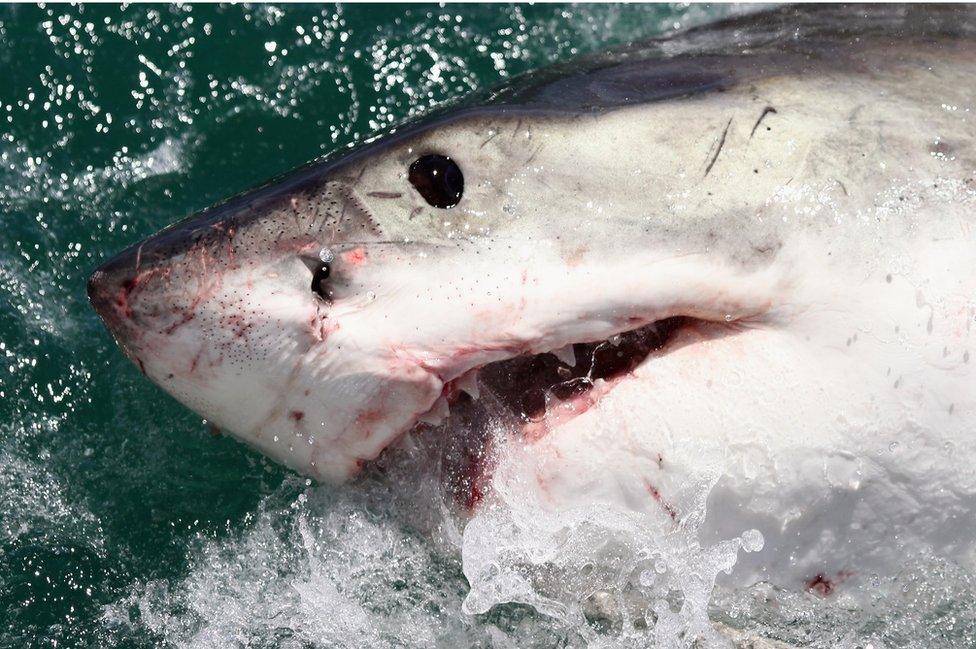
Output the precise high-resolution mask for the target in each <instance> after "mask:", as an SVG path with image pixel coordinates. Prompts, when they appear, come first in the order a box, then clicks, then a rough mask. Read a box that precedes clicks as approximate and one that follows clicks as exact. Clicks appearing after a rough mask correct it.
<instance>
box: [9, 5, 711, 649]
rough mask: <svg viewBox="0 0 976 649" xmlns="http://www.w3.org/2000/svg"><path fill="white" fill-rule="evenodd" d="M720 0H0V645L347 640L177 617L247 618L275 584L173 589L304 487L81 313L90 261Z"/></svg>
mask: <svg viewBox="0 0 976 649" xmlns="http://www.w3.org/2000/svg"><path fill="white" fill-rule="evenodd" d="M728 11H729V9H728V8H727V7H719V8H711V7H705V6H695V7H687V6H684V5H637V6H615V5H598V6H563V5H538V6H512V5H498V6H484V5H464V6H460V5H448V6H435V5H409V6H408V5H369V6H367V5H349V6H333V5H322V6H311V5H290V6H281V7H278V6H273V5H268V6H262V5H258V6H241V5H237V6H214V5H207V6H180V7H177V6H164V5H133V6H128V7H119V6H104V5H102V6H95V5H90V6H86V5H82V6H63V5H50V6H46V7H45V6H41V7H38V6H30V5H6V6H0V44H2V47H0V70H2V73H0V218H2V219H3V228H2V231H0V357H2V359H3V362H2V367H0V647H20V646H62V647H63V646H155V645H159V644H167V643H169V644H198V645H201V646H226V645H239V646H277V645H279V644H281V643H284V642H286V640H287V641H292V640H293V641H294V642H296V643H297V644H296V645H295V646H317V645H321V646H337V645H343V644H346V643H345V642H344V641H343V640H342V637H341V634H340V635H329V634H328V633H323V634H319V635H316V633H315V632H314V631H312V632H306V631H307V630H303V629H301V628H296V626H297V625H296V623H294V621H293V622H292V623H290V624H284V625H281V627H280V628H278V627H276V626H275V624H274V623H269V624H267V625H253V626H252V627H251V628H249V626H248V624H238V625H236V626H232V627H228V630H227V633H226V635H223V636H221V635H220V634H217V635H212V636H207V635H206V634H205V633H204V634H203V635H201V633H202V631H201V629H204V630H205V628H212V627H207V624H211V623H212V622H213V620H208V619H206V618H208V616H214V615H218V616H219V615H222V614H223V615H227V616H229V617H234V615H235V614H234V613H233V611H235V610H237V609H234V608H233V602H234V601H235V600H237V601H239V602H240V603H241V604H240V606H241V608H240V610H237V613H236V614H237V618H235V619H238V618H240V619H246V618H247V617H248V615H249V613H248V606H249V604H248V603H247V601H245V600H246V599H247V597H245V594H246V595H247V596H253V597H257V598H258V599H261V598H262V597H263V596H265V595H266V596H267V597H268V598H273V597H275V596H276V594H275V593H277V591H276V590H275V589H276V588H277V586H276V585H274V580H273V579H272V578H270V577H269V579H268V580H266V581H261V580H257V581H254V580H250V581H249V580H247V579H243V578H242V580H241V581H240V584H238V588H239V591H240V592H237V591H235V590H234V588H235V587H234V583H233V581H232V579H233V578H232V577H231V578H230V579H231V581H229V582H228V583H227V584H224V586H221V585H220V584H218V585H216V586H214V591H215V592H218V591H222V592H223V593H224V594H225V595H227V603H226V604H227V607H230V608H226V607H225V608H214V609H210V610H207V609H205V608H200V606H199V605H195V604H193V600H192V598H190V597H189V596H188V595H186V592H187V590H188V589H192V575H193V574H194V571H196V570H198V569H199V568H200V564H201V562H203V563H207V562H212V561H218V558H217V555H220V557H221V558H220V559H219V560H220V561H226V562H228V563H229V564H234V562H235V561H238V562H239V561H246V560H247V559H246V557H247V556H250V557H251V559H254V560H255V561H260V558H254V555H247V553H246V552H245V551H244V550H242V549H241V544H245V545H246V544H247V543H251V542H253V540H252V539H253V535H254V534H256V532H255V531H254V530H255V527H260V526H261V525H265V524H267V525H269V526H270V527H271V528H275V526H276V525H277V526H278V527H281V528H282V529H285V528H286V527H287V524H286V523H287V521H286V518H285V517H284V515H281V516H278V515H277V514H276V513H275V511H276V508H280V510H282V511H284V512H289V511H291V510H293V509H294V507H295V505H296V503H298V502H300V500H301V499H302V498H304V497H305V492H306V491H307V490H308V489H310V487H309V486H308V485H306V483H305V481H304V480H303V479H300V478H298V477H297V476H295V475H294V474H291V473H289V472H288V471H286V470H283V469H281V468H279V467H278V466H276V465H274V464H271V463H269V462H267V461H265V460H264V459H263V458H261V457H260V456H259V455H257V454H255V453H253V452H251V451H249V450H247V449H245V448H244V447H243V446H241V445H239V444H237V443H235V442H233V441H231V440H229V439H225V438H216V437H213V436H212V435H210V434H209V433H208V431H207V428H206V426H205V424H204V423H203V422H202V421H201V419H200V418H199V417H197V416H195V415H193V414H192V413H190V412H188V411H187V410H186V409H184V408H183V407H181V406H180V405H178V404H177V403H176V402H174V401H173V400H172V399H170V398H169V397H168V396H166V395H165V394H164V393H163V392H162V391H160V390H159V389H157V388H156V387H154V386H153V385H151V384H150V383H149V382H148V381H146V380H145V379H144V377H142V376H141V375H140V374H139V373H138V371H137V370H136V369H135V368H134V367H132V366H131V364H130V363H129V362H128V361H127V360H126V359H125V358H124V357H123V356H122V354H121V353H120V352H119V351H118V350H117V349H116V347H115V345H114V344H113V342H112V341H111V340H110V338H109V336H108V334H107V333H106V331H105V330H104V329H103V327H102V325H101V324H100V322H99V321H98V319H97V318H96V316H95V314H94V313H93V312H92V310H91V309H90V308H89V306H88V303H87V299H86V296H85V280H86V278H87V276H88V274H89V272H90V271H91V269H92V268H93V267H95V266H96V265H98V263H100V262H101V261H102V260H104V259H106V258H107V257H109V256H111V255H112V254H113V253H114V252H117V251H119V250H121V249H122V248H123V247H125V246H127V245H128V244H131V243H133V242H135V241H137V240H139V239H141V238H143V237H145V236H147V235H149V234H151V233H152V232H154V231H156V230H158V229H160V228H162V227H163V226H165V225H166V224H168V223H170V222H172V221H174V220H176V219H179V218H182V217H183V216H185V215H187V214H189V213H191V212H193V211H195V210H198V209H201V208H203V207H206V206H207V205H209V204H211V203H213V202H215V201H217V200H220V199H222V198H224V197H226V196H228V195H231V194H234V193H237V192H239V191H242V190H245V189H247V188H249V187H251V186H253V185H255V184H258V183H260V182H262V181H264V180H266V179H267V178H269V177H271V176H274V175H276V174H279V173H282V172H284V171H286V170H288V169H290V168H292V167H294V166H296V165H299V164H301V163H303V162H305V161H307V160H309V159H312V158H315V157H317V156H320V155H322V154H324V153H327V152H329V151H331V150H334V149H337V148H341V147H344V146H347V145H350V144H352V143H355V142H357V141H359V140H361V139H362V138H364V137H366V136H368V135H369V134H371V133H374V132H376V131H378V130H381V129H382V128H384V127H386V126H388V125H390V124H393V123H397V122H400V121H403V120H405V119H408V118H409V117H411V116H413V115H417V114H421V113H423V112H424V111H426V110H428V109H430V108H431V107H432V106H436V105H439V104H441V103H443V102H445V101H449V100H451V99H454V98H457V97H460V96H462V95H464V94H465V93H467V92H469V91H471V90H473V89H476V88H482V87H485V86H490V85H494V84H498V83H503V82H504V81H505V80H506V79H507V78H509V77H511V76H513V75H517V74H519V73H522V72H525V71H529V70H532V69H534V68H537V67H540V66H543V65H545V64H547V63H550V62H552V61H557V60H562V59H566V58H568V57H571V56H573V55H575V54H577V53H583V52H587V51H591V50H593V49H595V48H599V47H602V46H605V45H609V44H614V43H620V42H625V41H628V40H631V39H636V38H641V37H645V36H648V35H654V34H657V33H660V32H661V31H663V30H664V29H667V28H673V27H676V26H680V25H684V24H686V23H687V22H689V21H701V20H703V19H705V18H707V17H709V16H711V15H718V14H724V13H727V12H728ZM322 497H323V498H328V497H329V496H322ZM323 511H326V512H328V511H330V510H329V507H328V505H326V506H323ZM269 512H270V513H269ZM262 516H263V517H264V518H262ZM262 521H264V522H262ZM269 534H270V536H269V539H273V542H272V541H268V544H266V546H267V547H268V548H272V550H273V552H272V551H271V550H269V552H272V554H274V558H275V559H281V556H282V555H283V554H287V553H288V552H289V551H292V550H294V548H292V547H290V546H289V543H290V541H289V540H288V538H287V531H286V532H281V534H280V535H276V533H275V532H274V530H272V531H271V532H269ZM249 539H251V540H249ZM274 543H281V544H282V545H281V546H280V547H279V546H277V545H274ZM274 548H277V549H274ZM235 552H238V553H239V554H240V557H245V558H244V559H241V558H239V557H238V558H235V556H234V553H235ZM269 556H270V555H269ZM265 560H266V563H268V565H269V568H268V569H269V570H270V571H274V570H281V571H283V572H288V570H289V568H287V567H282V565H284V564H282V565H277V566H276V565H274V564H273V561H269V560H268V557H265ZM238 567H240V566H238ZM226 568H227V569H226V573H225V574H233V569H234V568H233V565H228V566H227V567H226ZM438 571H439V572H438ZM293 572H294V571H293ZM435 573H436V574H438V575H440V576H439V577H436V576H435V578H432V579H433V580H434V581H433V582H432V583H439V584H441V585H440V586H435V588H444V589H446V590H448V591H452V595H451V596H452V597H454V598H455V599H456V598H457V597H460V595H459V593H461V591H463V588H464V581H463V577H461V575H460V572H459V566H458V564H457V561H456V560H452V559H450V558H447V559H445V560H444V561H443V563H442V564H439V565H438V566H437V567H431V568H429V570H427V572H426V573H424V574H421V575H420V576H419V577H418V578H427V577H429V576H430V575H431V574H435ZM438 579H439V580H440V581H439V582H438V581H437V580H438ZM188 580H189V581H188ZM204 581H205V580H204ZM188 583H190V584H191V586H187V584H188ZM400 587H401V588H404V587H406V586H404V585H403V584H401V585H400ZM180 589H182V590H180ZM176 591H180V592H181V593H183V594H182V595H167V593H171V592H176ZM455 591H456V592H455ZM235 593H236V594H235ZM207 597H209V598H210V601H213V599H214V597H213V596H209V595H208V596H206V597H205V598H204V599H206V598H207ZM248 601H249V600H248ZM452 601H453V600H452ZM251 605H254V602H253V601H252V602H251ZM421 605H424V604H423V602H419V603H418V604H417V606H421ZM256 608H260V607H259V606H258V607H256ZM447 614H448V613H445V615H447ZM255 615H258V614H255ZM272 617H273V616H272ZM465 624H466V623H465ZM438 625H439V623H437V624H434V625H433V626H432V627H431V628H435V627H437V626H438ZM447 626H449V625H446V624H445V628H447ZM276 629H277V630H276ZM436 635H437V634H436V633H435V634H434V636H436ZM432 637H433V636H432ZM208 638H209V639H208ZM289 639H291V640H289ZM378 642H379V641H378ZM396 644H397V643H394V645H396ZM404 644H409V642H407V641H404ZM351 646H355V645H351Z"/></svg>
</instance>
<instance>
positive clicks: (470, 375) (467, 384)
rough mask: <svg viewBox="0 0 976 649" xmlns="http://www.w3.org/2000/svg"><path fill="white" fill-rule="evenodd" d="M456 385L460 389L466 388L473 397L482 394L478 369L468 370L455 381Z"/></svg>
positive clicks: (475, 397)
mask: <svg viewBox="0 0 976 649" xmlns="http://www.w3.org/2000/svg"><path fill="white" fill-rule="evenodd" d="M455 385H456V386H457V389H458V390H464V391H465V392H467V393H468V394H469V395H471V398H472V399H477V398H478V397H479V396H481V389H480V388H479V387H478V370H471V371H470V372H466V373H465V374H464V375H463V376H462V377H461V378H459V379H458V380H457V381H456V382H455Z"/></svg>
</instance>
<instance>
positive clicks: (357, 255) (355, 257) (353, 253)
mask: <svg viewBox="0 0 976 649" xmlns="http://www.w3.org/2000/svg"><path fill="white" fill-rule="evenodd" d="M342 259H343V261H344V262H346V263H347V264H349V265H350V266H361V265H363V264H364V263H366V251H365V250H363V249H362V248H353V249H352V250H350V251H348V252H344V253H342Z"/></svg>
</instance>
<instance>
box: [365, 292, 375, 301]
mask: <svg viewBox="0 0 976 649" xmlns="http://www.w3.org/2000/svg"><path fill="white" fill-rule="evenodd" d="M375 299H376V293H374V292H373V291H366V300H367V301H369V302H372V301H373V300H375Z"/></svg>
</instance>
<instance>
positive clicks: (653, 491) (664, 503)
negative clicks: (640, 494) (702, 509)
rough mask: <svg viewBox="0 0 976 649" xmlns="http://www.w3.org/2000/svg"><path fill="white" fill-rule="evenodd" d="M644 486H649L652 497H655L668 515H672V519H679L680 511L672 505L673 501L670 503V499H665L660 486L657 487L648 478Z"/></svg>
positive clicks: (655, 500)
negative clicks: (659, 488)
mask: <svg viewBox="0 0 976 649" xmlns="http://www.w3.org/2000/svg"><path fill="white" fill-rule="evenodd" d="M644 486H645V487H646V488H647V491H648V493H650V494H651V498H653V499H654V502H656V503H657V504H658V505H660V506H661V509H663V510H664V513H666V514H667V515H668V516H670V517H671V520H673V521H677V520H678V512H677V511H675V509H674V507H672V506H671V503H669V502H668V501H666V500H665V499H664V496H662V495H661V492H660V491H658V488H657V487H655V486H654V485H652V484H651V483H650V482H648V481H647V480H644Z"/></svg>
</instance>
